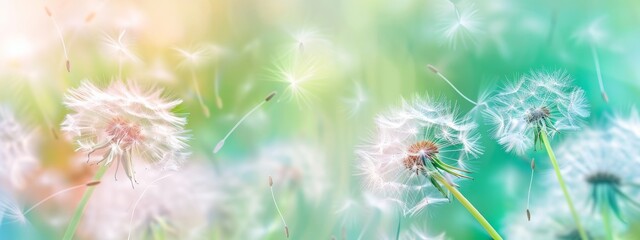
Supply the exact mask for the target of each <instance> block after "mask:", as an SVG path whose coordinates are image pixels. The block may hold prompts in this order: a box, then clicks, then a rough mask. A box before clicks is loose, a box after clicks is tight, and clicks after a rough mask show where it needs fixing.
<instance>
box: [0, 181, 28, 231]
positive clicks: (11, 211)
mask: <svg viewBox="0 0 640 240" xmlns="http://www.w3.org/2000/svg"><path fill="white" fill-rule="evenodd" d="M3 222H18V223H26V222H27V219H26V217H25V214H24V213H23V212H22V209H20V206H18V203H17V202H16V200H15V198H14V197H13V195H12V194H11V193H10V192H8V191H5V190H4V189H3V188H2V186H0V225H2V223H3Z"/></svg>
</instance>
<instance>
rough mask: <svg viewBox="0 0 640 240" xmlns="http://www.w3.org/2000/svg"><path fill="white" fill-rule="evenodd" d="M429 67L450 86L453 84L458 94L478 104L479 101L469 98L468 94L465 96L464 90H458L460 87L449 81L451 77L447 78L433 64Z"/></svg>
mask: <svg viewBox="0 0 640 240" xmlns="http://www.w3.org/2000/svg"><path fill="white" fill-rule="evenodd" d="M427 68H429V70H431V71H432V72H433V73H435V74H436V75H438V77H440V78H441V79H442V80H444V81H445V82H447V84H449V86H451V87H452V88H453V90H455V91H456V92H457V93H458V95H460V96H461V97H462V98H464V99H465V100H467V101H468V102H470V103H471V104H473V105H476V106H478V103H477V102H474V101H472V100H471V99H469V98H468V97H467V96H465V95H464V94H462V92H460V90H458V88H456V87H455V86H454V85H453V83H451V82H450V81H449V79H447V77H445V76H444V75H443V74H442V73H441V72H440V71H439V70H438V69H437V68H436V67H434V66H433V65H431V64H428V65H427Z"/></svg>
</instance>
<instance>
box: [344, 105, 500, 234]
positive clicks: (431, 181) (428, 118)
mask: <svg viewBox="0 0 640 240" xmlns="http://www.w3.org/2000/svg"><path fill="white" fill-rule="evenodd" d="M376 125H377V132H376V135H375V136H374V139H373V142H370V143H368V144H366V145H364V146H362V147H360V148H359V149H358V150H357V151H356V154H357V155H358V158H359V163H358V168H359V169H360V170H359V172H360V175H363V176H364V179H365V180H364V181H365V186H366V188H367V189H369V190H371V191H373V192H375V193H377V194H379V195H380V196H381V197H383V198H388V199H391V200H393V201H396V202H397V203H398V204H399V206H400V208H401V209H402V212H403V213H404V215H415V214H417V213H419V212H420V211H421V210H423V209H424V208H425V207H427V206H428V205H431V204H434V203H439V202H446V201H449V195H450V193H451V194H453V195H454V196H455V197H456V198H457V199H458V200H459V201H460V203H461V204H463V205H464V206H465V207H466V208H467V210H469V212H470V213H472V215H473V216H474V217H475V218H476V219H477V220H478V221H479V222H480V223H481V225H482V226H483V227H484V228H485V229H486V230H487V232H489V234H490V235H491V236H492V237H493V238H495V239H502V238H501V237H500V235H498V233H497V232H496V231H495V230H494V229H493V227H491V225H490V224H489V223H488V222H487V221H486V220H485V219H484V217H483V216H482V215H481V214H480V213H479V212H478V211H477V210H475V207H473V206H472V205H471V203H469V202H468V201H467V200H466V198H464V196H463V195H462V194H461V193H460V192H458V190H457V189H456V186H457V185H456V184H455V182H454V181H455V180H457V179H460V178H470V177H469V176H467V174H468V173H470V171H469V170H467V169H466V164H464V162H465V161H467V160H468V159H470V158H472V157H477V156H478V155H480V154H481V153H482V150H481V148H480V146H479V145H478V141H479V136H478V135H477V134H476V133H475V128H476V125H475V124H474V123H472V122H471V121H470V119H469V118H466V117H465V118H460V119H459V118H457V113H456V110H455V109H453V108H452V107H451V106H450V105H448V104H445V103H441V102H438V101H435V100H432V99H427V100H423V99H420V98H418V97H416V98H414V99H413V100H412V101H411V102H407V101H403V103H402V106H401V107H400V108H398V109H393V110H391V111H390V112H389V113H387V114H381V115H379V116H378V117H377V119H376ZM445 189H446V190H445Z"/></svg>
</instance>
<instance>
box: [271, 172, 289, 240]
mask: <svg viewBox="0 0 640 240" xmlns="http://www.w3.org/2000/svg"><path fill="white" fill-rule="evenodd" d="M269 189H270V190H271V197H272V198H273V205H275V206H276V210H278V214H279V215H280V219H282V224H283V225H284V234H285V236H287V238H289V227H288V226H287V222H285V221H284V216H282V212H280V208H279V207H278V203H276V196H275V195H274V194H273V179H272V178H271V176H269Z"/></svg>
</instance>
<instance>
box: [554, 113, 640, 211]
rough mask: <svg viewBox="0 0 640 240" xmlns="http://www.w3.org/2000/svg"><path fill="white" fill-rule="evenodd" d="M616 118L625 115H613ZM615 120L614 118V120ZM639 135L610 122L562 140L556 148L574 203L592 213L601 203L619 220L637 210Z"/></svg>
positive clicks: (638, 203) (638, 204)
mask: <svg viewBox="0 0 640 240" xmlns="http://www.w3.org/2000/svg"><path fill="white" fill-rule="evenodd" d="M615 119H624V117H619V116H616V117H615ZM614 123H615V121H614ZM639 147H640V137H638V136H636V135H635V134H634V133H633V132H629V131H626V130H622V131H621V129H620V126H619V125H616V124H612V125H611V126H608V127H605V128H590V129H585V130H583V131H581V132H580V133H579V134H578V135H576V136H575V137H572V138H570V139H567V140H565V141H564V142H563V143H562V144H561V145H560V147H559V148H558V151H557V156H558V158H561V159H563V162H562V163H561V165H560V168H561V170H562V172H563V175H564V176H567V177H566V184H567V186H568V187H569V188H570V189H571V190H572V194H573V195H574V199H576V203H577V204H582V205H583V206H584V209H590V210H592V211H588V212H589V213H592V214H594V213H595V215H599V210H600V209H601V208H602V207H603V206H604V207H607V208H608V209H610V210H611V211H612V212H613V213H614V214H615V215H616V216H617V217H618V218H619V219H620V220H623V221H624V219H625V217H627V214H630V213H636V214H637V213H640V208H638V206H640V202H638V200H637V199H639V198H640V187H639V185H638V183H640V177H639V176H638V175H637V173H636V172H635V170H636V169H638V168H640V162H639V161H638V153H640V152H639V151H638V150H637V149H638V148H639Z"/></svg>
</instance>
